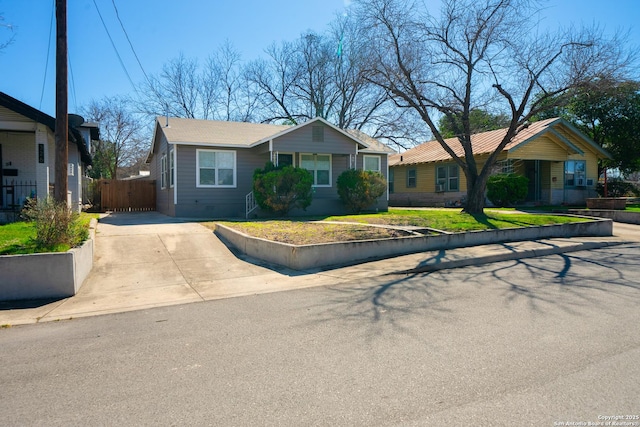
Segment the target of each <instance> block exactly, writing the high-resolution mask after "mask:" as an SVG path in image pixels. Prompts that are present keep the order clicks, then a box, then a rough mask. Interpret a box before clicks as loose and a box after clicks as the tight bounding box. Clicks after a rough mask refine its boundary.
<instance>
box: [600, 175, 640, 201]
mask: <svg viewBox="0 0 640 427" xmlns="http://www.w3.org/2000/svg"><path fill="white" fill-rule="evenodd" d="M596 191H597V192H598V195H599V196H600V197H604V183H602V182H599V183H598V185H597V186H596ZM626 196H635V197H640V188H638V186H636V185H634V184H633V183H632V182H628V181H625V180H623V179H622V178H609V179H607V197H626Z"/></svg>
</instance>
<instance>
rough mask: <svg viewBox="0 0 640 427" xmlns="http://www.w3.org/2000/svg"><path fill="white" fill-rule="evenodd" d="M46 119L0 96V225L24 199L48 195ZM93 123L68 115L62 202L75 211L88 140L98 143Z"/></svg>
mask: <svg viewBox="0 0 640 427" xmlns="http://www.w3.org/2000/svg"><path fill="white" fill-rule="evenodd" d="M55 123H56V121H55V119H54V118H53V117H51V116H50V115H48V114H46V113H43V112H42V111H40V110H37V109H35V108H33V107H31V106H30V105H27V104H25V103H24V102H22V101H19V100H17V99H15V98H13V97H11V96H9V95H7V94H6V93H3V92H0V189H1V192H0V222H2V221H3V220H4V219H5V217H8V216H7V215H9V212H15V211H16V210H19V209H20V208H21V206H22V205H23V204H24V202H25V200H26V199H27V198H36V197H37V198H44V197H47V195H50V194H53V190H54V187H55V185H56V182H55V126H56V124H55ZM99 136H100V135H99V129H98V125H97V124H96V123H85V122H84V119H83V118H82V117H80V116H78V115H75V114H69V141H68V160H67V161H68V164H67V188H68V197H67V201H68V204H69V206H70V207H71V208H72V209H73V210H75V211H77V212H79V211H80V210H81V208H82V205H83V198H84V195H83V193H82V189H83V181H84V180H86V179H88V178H86V177H85V171H86V168H87V167H88V166H89V165H90V164H91V155H90V151H91V141H92V140H97V139H98V138H99Z"/></svg>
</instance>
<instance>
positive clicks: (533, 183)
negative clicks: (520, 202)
mask: <svg viewBox="0 0 640 427" xmlns="http://www.w3.org/2000/svg"><path fill="white" fill-rule="evenodd" d="M524 176H526V177H527V179H528V180H529V189H528V192H527V202H539V201H540V200H541V199H542V196H541V191H540V182H541V181H540V160H525V162H524Z"/></svg>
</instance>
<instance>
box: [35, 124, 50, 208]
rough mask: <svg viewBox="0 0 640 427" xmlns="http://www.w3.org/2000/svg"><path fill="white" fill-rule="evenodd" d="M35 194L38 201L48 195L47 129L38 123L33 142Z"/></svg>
mask: <svg viewBox="0 0 640 427" xmlns="http://www.w3.org/2000/svg"><path fill="white" fill-rule="evenodd" d="M35 145H36V146H35V153H36V158H35V163H36V193H37V197H38V199H39V200H44V199H45V198H46V197H47V196H48V195H49V141H48V137H47V127H46V126H45V125H43V124H41V123H38V125H37V127H36V141H35Z"/></svg>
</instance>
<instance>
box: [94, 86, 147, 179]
mask: <svg viewBox="0 0 640 427" xmlns="http://www.w3.org/2000/svg"><path fill="white" fill-rule="evenodd" d="M83 114H84V116H85V119H86V120H88V121H93V122H97V123H98V124H99V125H100V140H99V141H97V142H96V144H95V145H94V146H93V147H92V153H91V154H92V155H93V157H94V161H93V167H92V171H91V173H90V174H91V176H92V177H94V178H112V179H117V178H120V176H119V174H118V172H119V170H120V169H121V168H123V167H128V166H131V165H134V164H136V163H139V162H140V159H141V158H143V157H144V156H145V154H146V152H147V150H148V142H147V140H146V138H144V137H143V136H142V131H143V130H144V126H143V125H141V124H140V122H139V121H138V120H137V119H136V117H135V116H134V115H133V113H132V112H131V101H130V100H128V99H125V98H120V97H112V98H109V97H105V98H103V99H101V100H99V101H96V100H93V101H91V103H90V104H89V105H88V106H87V107H85V108H84V109H83Z"/></svg>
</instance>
